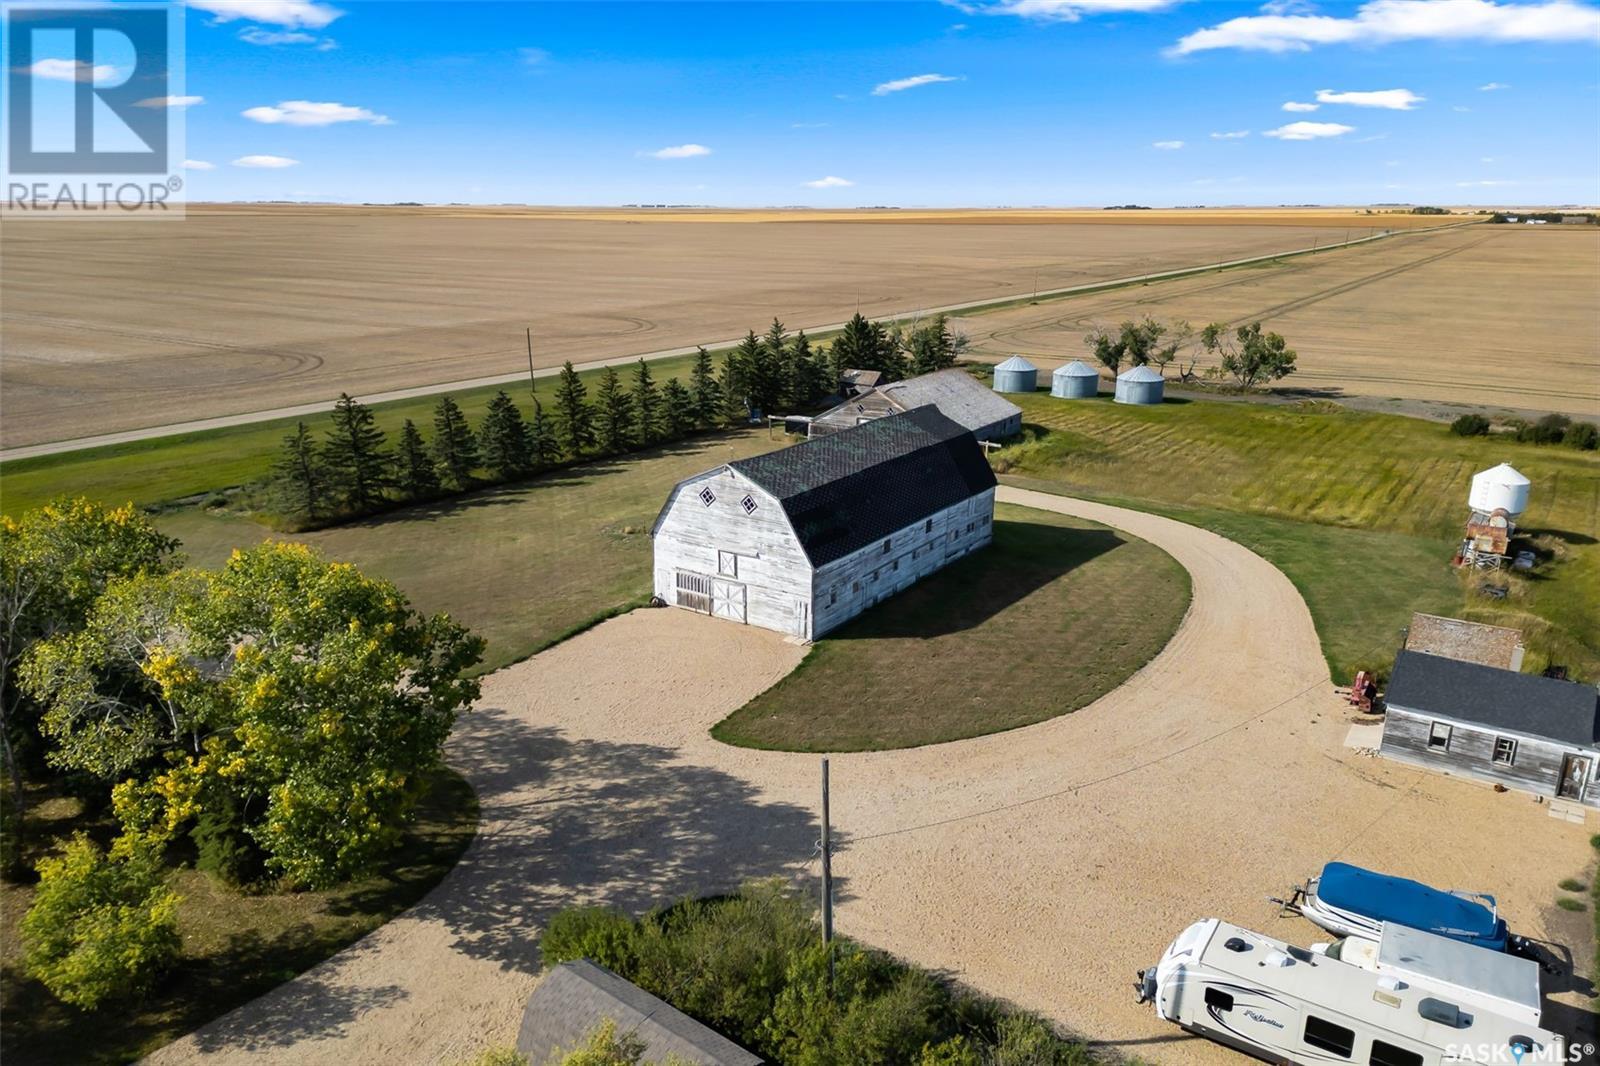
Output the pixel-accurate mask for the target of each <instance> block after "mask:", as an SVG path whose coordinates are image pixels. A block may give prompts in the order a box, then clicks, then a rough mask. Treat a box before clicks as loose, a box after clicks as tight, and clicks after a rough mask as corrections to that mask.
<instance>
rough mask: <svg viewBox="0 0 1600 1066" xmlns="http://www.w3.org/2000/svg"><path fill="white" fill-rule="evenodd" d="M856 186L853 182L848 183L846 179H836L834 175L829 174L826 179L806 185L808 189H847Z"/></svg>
mask: <svg viewBox="0 0 1600 1066" xmlns="http://www.w3.org/2000/svg"><path fill="white" fill-rule="evenodd" d="M854 184H855V182H853V181H848V180H846V179H844V178H836V177H834V176H833V175H832V174H829V175H828V176H827V177H825V178H818V179H817V180H816V181H808V182H806V183H805V185H806V188H808V189H847V188H849V187H850V186H852V185H854Z"/></svg>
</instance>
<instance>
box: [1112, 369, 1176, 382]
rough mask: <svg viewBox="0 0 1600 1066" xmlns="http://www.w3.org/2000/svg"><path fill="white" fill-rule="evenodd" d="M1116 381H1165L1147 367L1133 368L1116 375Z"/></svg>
mask: <svg viewBox="0 0 1600 1066" xmlns="http://www.w3.org/2000/svg"><path fill="white" fill-rule="evenodd" d="M1117 380H1118V381H1165V380H1166V379H1165V378H1163V377H1162V376H1161V375H1160V374H1159V373H1158V372H1156V371H1154V370H1151V369H1150V368H1149V367H1147V366H1135V367H1130V368H1129V369H1127V370H1124V371H1123V372H1122V373H1120V374H1118V375H1117Z"/></svg>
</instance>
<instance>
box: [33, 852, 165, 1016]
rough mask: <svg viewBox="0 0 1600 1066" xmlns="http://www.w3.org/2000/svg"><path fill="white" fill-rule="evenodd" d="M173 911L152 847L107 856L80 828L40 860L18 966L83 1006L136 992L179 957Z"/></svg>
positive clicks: (59, 996) (64, 998)
mask: <svg viewBox="0 0 1600 1066" xmlns="http://www.w3.org/2000/svg"><path fill="white" fill-rule="evenodd" d="M177 909H178V897H177V896H176V895H175V894H174V893H173V892H172V891H171V890H169V889H168V888H167V887H166V885H165V884H164V881H163V877H162V870H161V865H160V862H159V859H158V857H157V856H156V855H155V854H154V853H152V852H149V851H134V850H128V851H115V852H113V854H111V855H109V856H108V855H106V854H105V853H104V852H102V851H101V850H100V848H99V847H97V846H96V845H95V844H94V843H93V842H92V841H90V840H89V838H88V837H87V836H85V835H84V834H82V833H79V834H77V835H75V836H74V837H73V838H72V840H71V841H70V842H68V843H67V845H66V847H65V848H63V849H62V852H61V854H60V855H59V856H56V857H53V858H48V859H44V860H43V861H41V862H40V863H39V890H38V892H37V893H36V894H35V895H34V898H33V906H31V907H29V908H28V913H27V915H26V916H25V917H24V918H23V919H22V938H23V944H24V948H25V953H24V956H23V962H24V965H25V966H26V967H27V970H28V972H29V973H31V974H32V975H33V976H34V977H37V978H38V979H39V980H40V981H41V982H42V983H43V984H44V986H45V987H46V988H48V989H49V990H50V992H51V993H52V994H53V995H54V996H55V997H56V998H57V999H59V1000H61V1001H62V1002H64V1003H70V1004H72V1005H73V1006H75V1007H80V1008H82V1009H84V1010H93V1009H94V1008H95V1007H97V1006H99V1005H100V1004H101V1003H103V1002H105V1001H107V1000H110V999H118V998H124V997H129V998H131V997H136V996H138V995H141V994H142V993H144V992H145V991H147V990H148V989H149V988H150V987H151V985H153V984H154V983H155V980H156V978H157V977H159V976H160V975H161V973H162V971H164V970H165V969H166V968H167V967H168V966H170V965H171V964H172V961H173V960H174V959H175V958H177V955H178V930H177V922H176V915H177Z"/></svg>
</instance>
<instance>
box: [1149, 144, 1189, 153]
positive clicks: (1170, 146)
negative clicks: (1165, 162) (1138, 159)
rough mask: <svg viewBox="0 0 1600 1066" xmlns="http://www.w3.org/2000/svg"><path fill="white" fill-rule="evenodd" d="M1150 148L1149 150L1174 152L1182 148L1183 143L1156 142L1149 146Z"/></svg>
mask: <svg viewBox="0 0 1600 1066" xmlns="http://www.w3.org/2000/svg"><path fill="white" fill-rule="evenodd" d="M1150 147H1151V148H1159V149H1161V150H1162V151H1163V152H1176V151H1177V150H1178V149H1179V148H1182V147H1183V142H1182V141H1156V142H1155V143H1153V144H1152V145H1150Z"/></svg>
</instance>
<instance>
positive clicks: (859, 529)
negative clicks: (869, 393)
mask: <svg viewBox="0 0 1600 1066" xmlns="http://www.w3.org/2000/svg"><path fill="white" fill-rule="evenodd" d="M729 465H730V466H731V467H732V468H733V469H734V470H736V471H738V472H739V473H740V474H742V475H743V476H745V477H747V478H749V479H750V480H751V481H753V482H754V483H755V484H757V485H759V486H760V487H761V488H762V489H764V490H766V491H767V492H768V493H770V494H772V496H773V497H775V498H776V499H777V500H778V501H779V503H781V504H782V506H783V510H784V513H785V514H787V515H788V516H789V522H790V524H791V525H792V526H794V531H795V534H796V535H797V536H798V537H799V538H800V546H801V547H802V548H804V549H805V553H806V556H807V557H808V558H809V559H810V560H811V565H813V566H817V567H821V566H825V565H827V564H828V563H831V562H833V561H834V560H836V559H841V558H843V557H844V556H846V555H849V554H850V553H851V552H854V551H857V550H859V549H861V548H864V547H866V546H867V545H868V544H871V543H872V542H873V541H876V540H881V539H882V538H884V537H886V536H888V535H889V534H891V533H893V532H895V531H896V530H900V529H904V528H906V527H907V526H910V525H914V524H915V523H917V522H919V521H921V520H922V519H924V518H927V517H928V516H930V515H932V514H934V513H935V512H937V511H941V510H943V509H945V508H946V507H951V506H953V505H955V504H957V503H960V502H961V501H963V500H966V499H968V498H969V497H972V496H975V495H977V494H978V493H980V492H982V491H984V490H985V489H992V488H994V486H995V479H994V471H992V470H990V469H989V462H988V460H987V459H985V458H984V457H983V450H982V449H981V448H979V447H978V442H977V439H976V438H974V437H973V435H972V433H971V432H970V431H968V430H967V429H965V428H963V427H962V426H960V425H958V424H957V423H955V422H953V421H951V420H950V419H948V418H946V417H945V416H944V415H942V414H940V413H939V411H938V409H937V408H934V407H919V408H917V409H916V410H913V411H908V412H906V413H904V414H898V415H890V416H888V417H887V418H878V419H874V420H872V421H871V422H866V423H863V424H862V425H859V426H856V427H854V428H853V429H847V430H844V431H842V432H840V433H834V434H831V435H829V436H826V437H817V438H814V439H812V440H808V441H806V442H805V443H803V444H795V445H791V446H790V447H788V448H782V449H779V450H778V451H775V452H768V453H767V454H765V455H758V456H755V457H753V458H750V459H739V460H737V461H735V462H733V463H730V464H729Z"/></svg>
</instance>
